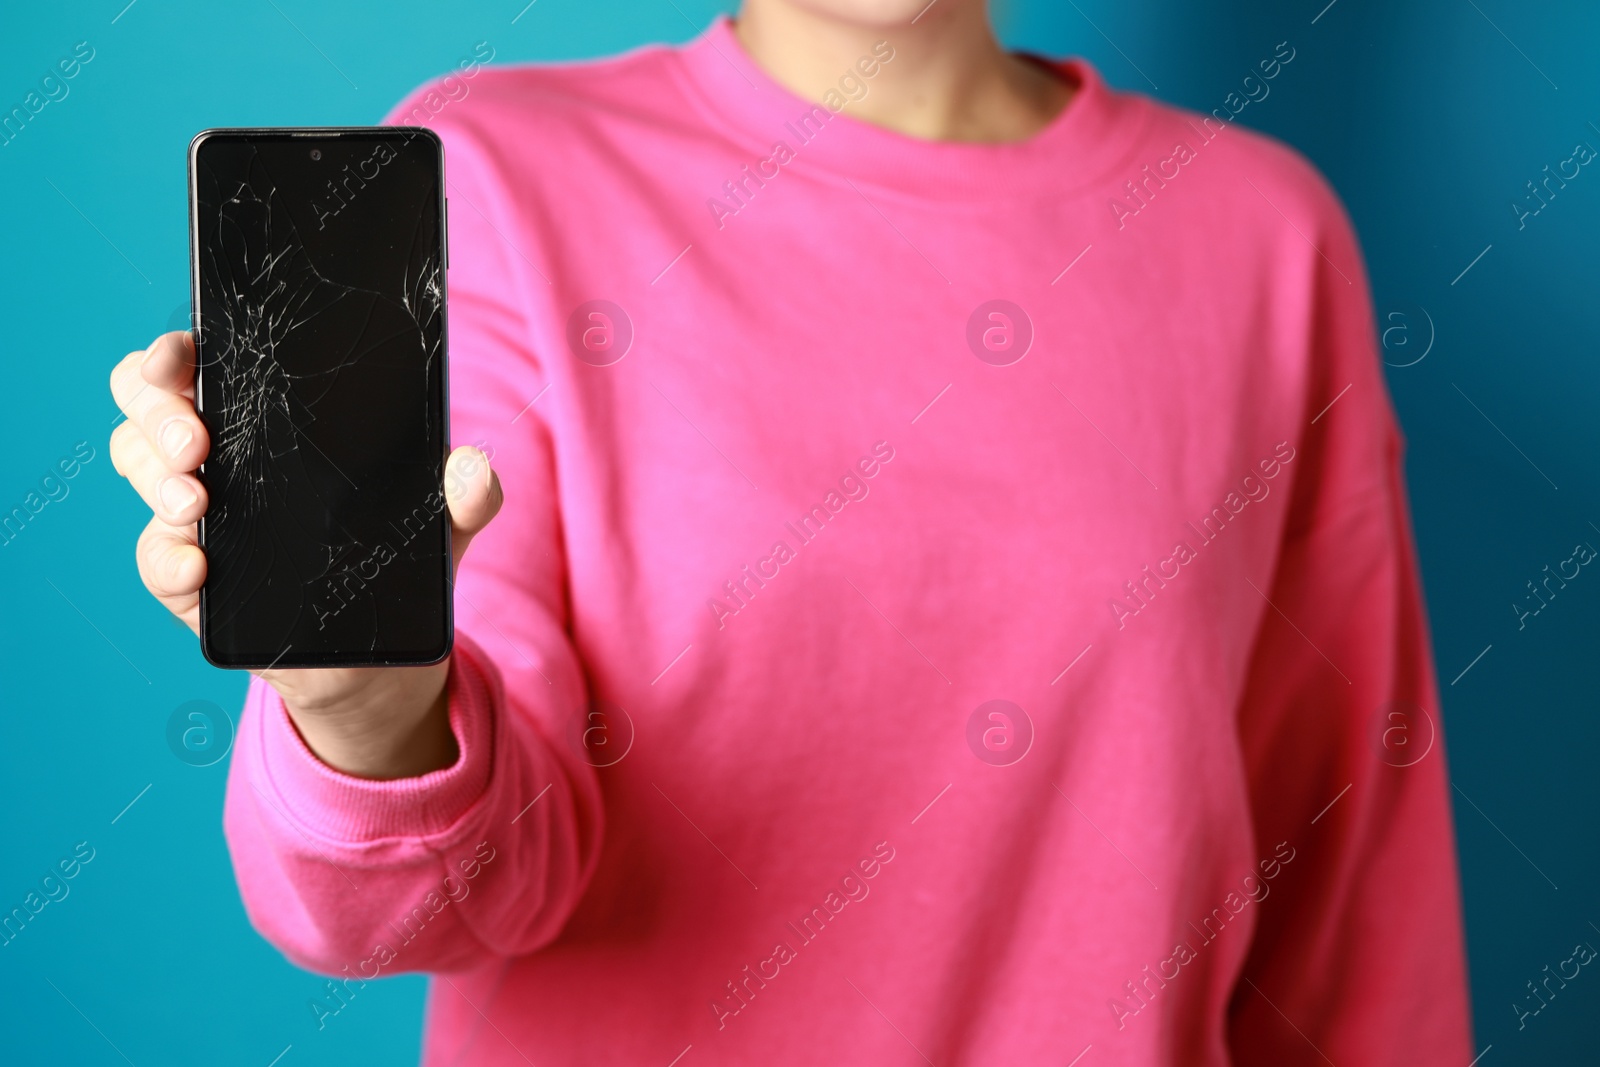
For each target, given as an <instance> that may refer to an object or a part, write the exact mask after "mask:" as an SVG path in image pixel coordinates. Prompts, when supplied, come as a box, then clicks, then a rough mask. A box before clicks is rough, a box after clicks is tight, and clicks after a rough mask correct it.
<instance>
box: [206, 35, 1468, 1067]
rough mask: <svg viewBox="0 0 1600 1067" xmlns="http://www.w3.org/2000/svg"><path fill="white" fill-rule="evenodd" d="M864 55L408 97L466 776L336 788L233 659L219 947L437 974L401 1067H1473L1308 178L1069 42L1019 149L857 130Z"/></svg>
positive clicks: (1331, 208)
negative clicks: (1107, 78) (456, 525)
mask: <svg viewBox="0 0 1600 1067" xmlns="http://www.w3.org/2000/svg"><path fill="white" fill-rule="evenodd" d="M896 61H897V60H896V58H895V56H894V54H893V47H892V42H889V43H888V45H886V46H885V47H884V48H883V49H882V50H880V51H878V52H877V54H875V55H871V56H864V57H863V62H862V63H861V64H858V65H857V67H855V68H853V73H852V72H850V71H841V92H840V95H839V96H838V98H837V99H836V100H835V99H834V98H831V97H830V98H829V101H828V102H827V103H825V104H824V106H820V107H817V106H813V105H811V104H809V103H807V102H804V101H802V100H800V99H799V98H797V97H795V96H793V95H791V94H790V93H788V92H787V91H785V90H784V89H782V88H781V87H779V86H778V85H776V84H775V83H774V82H773V81H772V80H771V79H770V78H768V77H767V76H766V75H765V74H764V73H762V72H761V70H760V69H759V68H757V67H756V66H755V65H754V64H753V63H752V62H751V61H750V59H749V58H748V57H747V56H746V55H745V54H744V53H743V52H742V51H741V49H740V46H739V44H738V42H737V40H736V39H735V37H734V35H733V34H732V32H731V29H730V27H729V24H728V23H727V22H726V21H725V20H722V21H718V22H717V23H716V24H714V25H713V26H712V28H711V29H710V30H709V31H707V33H705V34H704V35H702V36H701V37H699V38H698V39H696V40H695V41H693V42H691V43H689V44H688V45H685V46H683V47H652V48H647V49H644V50H641V51H637V52H634V53H631V54H629V55H625V56H622V57H620V58H616V59H610V60H606V61H603V62H595V63H583V64H571V65H559V66H501V67H485V68H476V67H475V68H474V69H472V70H471V71H470V72H467V71H458V72H457V73H455V74H454V75H452V76H451V77H450V78H447V79H444V80H442V81H438V82H434V83H430V84H429V85H426V86H424V87H422V88H421V89H419V90H417V91H416V92H415V93H414V94H412V95H411V96H410V97H408V98H407V99H406V100H405V101H404V102H402V103H401V104H400V105H398V106H397V108H396V109H395V111H394V112H393V114H392V116H391V121H393V122H399V123H408V122H417V121H422V120H423V119H425V120H426V121H427V123H428V125H430V126H432V127H433V128H434V129H435V130H437V131H438V133H439V134H440V135H441V137H442V138H443V140H444V143H445V146H446V153H447V164H446V165H447V182H448V185H447V191H448V197H449V203H450V212H449V230H450V243H451V257H450V260H451V265H450V271H449V331H450V355H449V359H450V392H451V419H452V437H453V440H454V443H456V444H458V445H459V444H470V443H476V444H479V445H480V446H481V447H483V448H484V449H485V450H486V451H488V452H490V453H491V455H492V458H493V462H494V465H495V467H496V469H497V471H498V472H499V475H500V478H501V480H502V483H503V485H504V488H505V507H504V510H503V511H502V513H501V514H500V515H499V517H498V518H497V519H496V520H495V521H494V522H493V523H492V524H491V525H490V526H489V528H488V529H487V530H486V531H485V532H484V533H483V534H482V535H480V536H479V537H478V538H477V539H476V540H475V541H474V543H473V545H472V547H471V550H470V551H469V552H468V554H467V557H466V561H465V563H464V565H463V568H462V571H461V574H460V576H459V582H458V587H457V598H456V615H457V620H458V627H459V636H458V642H457V647H456V650H455V652H454V654H453V658H452V665H451V679H450V690H449V692H450V715H451V723H452V726H453V728H454V730H455V733H456V736H457V738H458V740H459V743H460V748H461V755H460V758H459V761H458V762H457V763H456V765H454V766H452V767H450V768H446V769H444V770H441V771H438V772H436V773H434V774H430V775H427V776H425V777H421V778H416V779H408V780H401V781H388V782H372V781H363V780H359V779H355V778H352V777H350V776H347V775H344V774H341V773H339V772H337V771H334V770H332V769H330V768H329V767H327V766H325V765H323V764H322V763H320V762H319V761H318V760H317V759H316V758H315V757H314V756H313V755H312V754H311V753H310V752H309V750H308V749H307V748H306V747H305V745H304V743H303V742H302V741H301V739H300V738H299V735H298V734H297V733H296V731H295V729H294V727H293V724H292V723H291V721H290V720H289V718H288V716H287V714H286V713H285V711H284V708H283V706H282V703H281V701H280V700H279V699H278V698H277V697H276V695H275V694H274V693H273V692H272V691H271V690H270V689H269V688H267V687H265V686H264V685H262V684H261V683H260V682H259V681H257V682H255V683H253V688H252V690H251V693H250V696H249V700H248V706H247V708H246V710H245V715H244V718H243V720H242V723H241V728H240V733H239V737H238V741H237V745H236V751H235V755H234V760H233V765H232V771H231V778H230V783H229V794H228V802H227V810H226V830H227V835H228V840H229V843H230V848H231V851H232V855H233V860H234V864H235V866H236V869H237V873H238V880H239V885H240V888H241V893H242V896H243V899H244V902H245V905H246V907H247V909H248V911H249V914H250V916H251V918H252V921H253V922H254V923H255V924H256V925H257V927H258V928H259V929H260V931H261V932H262V934H263V935H264V936H266V937H267V938H268V939H270V940H271V941H272V942H273V943H274V944H275V945H277V946H279V947H280V948H281V949H282V950H283V952H284V953H285V954H286V955H287V956H288V957H289V958H290V959H291V960H293V961H295V962H296V963H298V964H300V965H302V966H304V967H307V968H310V969H313V970H315V971H318V972H325V973H328V974H331V975H334V976H336V981H335V983H334V986H335V988H337V989H345V990H348V991H354V990H356V989H358V988H359V983H361V982H363V981H367V980H371V979H373V978H375V977H381V976H387V975H392V974H395V973H399V972H401V971H426V972H430V973H434V974H435V975H437V976H438V977H436V978H435V980H434V981H433V983H432V986H431V994H430V999H429V1007H428V1017H427V1023H426V1036H425V1054H424V1055H425V1061H426V1062H427V1063H428V1064H455V1063H462V1064H465V1063H471V1064H523V1063H527V1062H532V1063H537V1064H540V1065H549V1064H584V1065H611V1064H616V1065H641V1067H666V1065H667V1064H669V1063H674V1064H679V1065H681V1067H700V1065H707V1064H749V1063H762V1064H768V1065H783V1064H794V1065H800V1064H817V1063H828V1064H839V1065H856V1064H859V1065H869V1064H870V1065H883V1064H921V1063H924V1062H926V1063H932V1064H938V1065H939V1067H952V1065H957V1064H1007V1065H1023V1064H1054V1065H1061V1064H1066V1063H1069V1062H1081V1064H1082V1065H1083V1067H1104V1065H1110V1064H1122V1065H1138V1067H1154V1065H1165V1064H1203V1065H1208V1067H1220V1065H1223V1064H1238V1065H1255V1064H1261V1065H1267V1064H1271V1065H1277V1067H1282V1065H1286V1064H1288V1065H1293V1064H1307V1065H1310V1064H1323V1063H1326V1062H1333V1063H1338V1064H1347V1063H1348V1064H1362V1065H1365V1067H1372V1065H1383V1064H1396V1065H1401V1064H1404V1065H1410V1064H1415V1063H1460V1064H1465V1063H1466V1062H1467V1061H1469V1060H1470V1059H1471V1058H1472V1055H1473V1053H1472V1049H1471V1048H1470V1040H1471V1033H1470V1022H1469V1018H1468V1007H1467V1003H1468V1002H1467V991H1466V982H1465V963H1464V958H1463V947H1462V944H1463V939H1462V930H1461V915H1460V905H1459V899H1458V890H1457V882H1456V866H1455V855H1454V846H1453V839H1452V827H1451V812H1450V807H1449V804H1448V803H1447V801H1448V785H1447V781H1448V779H1447V775H1446V771H1445V762H1444V756H1445V753H1444V748H1443V740H1442V737H1441V735H1440V733H1439V727H1440V717H1439V712H1438V707H1439V705H1438V695H1437V691H1436V682H1435V678H1434V674H1433V670H1432V666H1431V653H1430V649H1429V645H1428V637H1427V627H1426V621H1425V617H1424V610H1423V604H1422V601H1421V598H1420V591H1419V582H1418V576H1417V571H1416V566H1415V563H1414V554H1413V548H1412V543H1411V532H1410V529H1409V525H1408V522H1409V520H1408V516H1407V509H1406V504H1405V499H1404V491H1403V486H1402V480H1401V463H1400V453H1401V440H1400V436H1399V433H1398V430H1397V426H1396V422H1395V419H1394V415H1393V411H1392V408H1391V405H1390V402H1389V399H1388V397H1387V394H1386V392H1385V386H1384V381H1383V376H1382V372H1381V370H1380V364H1379V361H1378V358H1377V356H1376V353H1375V346H1374V339H1375V329H1374V323H1373V321H1372V315H1371V309H1370V303H1369V297H1368V293H1367V287H1366V278H1365V275H1364V272H1363V266H1362V262H1361V257H1360V253H1359V249H1358V247H1357V245H1356V242H1355V239H1354V236H1353V234H1352V230H1351V227H1350V224H1349V223H1348V221H1347V219H1346V217H1345V215H1344V213H1343V210H1342V209H1341V207H1340V205H1339V203H1338V201H1337V199H1336V198H1335V197H1334V195H1333V194H1332V193H1331V192H1330V190H1329V188H1328V187H1327V185H1326V184H1325V182H1324V181H1323V180H1322V179H1321V178H1320V177H1319V176H1318V175H1317V173H1316V172H1315V171H1314V170H1313V168H1312V167H1311V166H1310V165H1309V164H1308V163H1306V162H1305V161H1304V160H1303V159H1301V158H1300V157H1299V156H1297V155H1296V154H1295V153H1294V152H1292V151H1290V150H1289V149H1287V148H1285V147H1283V146H1281V145H1279V144H1276V143H1274V142H1272V141H1270V140H1268V139H1265V138H1263V137H1261V136H1258V135H1255V134H1252V133H1250V132H1248V131H1247V130H1245V129H1243V128H1242V127H1239V126H1237V125H1234V124H1231V123H1224V122H1223V121H1222V119H1221V118H1219V117H1213V116H1200V115H1194V114H1189V113H1186V112H1183V111H1179V110H1177V109H1174V108H1170V107H1167V106H1163V105H1159V104H1156V103H1153V102H1151V101H1149V100H1147V99H1144V98H1141V97H1138V96H1134V95H1128V94H1123V93H1120V92H1116V91H1113V90H1111V89H1110V88H1109V87H1107V86H1106V85H1105V84H1104V82H1103V81H1102V80H1101V78H1100V77H1099V76H1098V75H1097V74H1096V72H1095V71H1094V70H1093V69H1092V68H1091V67H1090V66H1089V65H1088V64H1086V63H1083V62H1081V61H1070V62H1065V63H1061V64H1058V65H1057V67H1058V69H1059V70H1060V72H1061V73H1062V76H1063V77H1066V78H1068V79H1070V80H1071V81H1072V82H1073V83H1074V84H1075V86H1076V92H1075V95H1074V97H1073V99H1072V100H1071V102H1070V104H1069V105H1068V107H1067V108H1066V109H1065V111H1064V112H1063V113H1062V114H1061V115H1060V117H1059V118H1057V119H1056V120H1055V121H1054V122H1053V123H1052V124H1051V125H1050V126H1048V127H1047V128H1046V129H1045V130H1043V131H1042V132H1040V133H1039V134H1038V135H1037V136H1035V137H1033V138H1032V139H1030V140H1027V141H1024V142H1020V143H1013V144H1001V145H984V144H959V143H931V142H925V141H919V140H915V139H912V138H909V137H906V136H902V135H899V134H896V133H893V132H890V131H887V130H885V129H882V128H879V127H875V126H872V125H869V124H867V123H865V122H862V121H860V120H859V119H857V118H856V117H854V116H853V115H852V109H853V107H854V101H855V100H858V99H859V98H860V94H861V93H862V92H863V91H864V92H866V93H870V92H872V91H873V85H874V78H875V77H882V76H883V71H884V69H885V68H886V67H892V65H893V64H894V63H895V62H896ZM902 61H903V60H902ZM869 69H871V70H872V73H871V74H869V73H867V72H868V70H869ZM846 75H850V77H849V78H848V79H846V78H845V76H846ZM832 105H837V111H835V110H834V108H833V106H832ZM1220 114H1221V115H1223V116H1226V112H1225V111H1222V112H1220ZM996 702H999V703H996ZM319 1003H320V1004H321V1005H322V1007H321V1008H320V1009H319V1007H318V1004H319ZM336 1007H337V1003H336V1001H335V1000H334V999H333V998H331V997H329V996H324V997H323V998H322V999H321V1000H320V1001H314V1002H313V1003H312V1006H311V1010H312V1012H313V1014H315V1015H317V1018H318V1020H319V1022H321V1023H322V1024H324V1025H328V1026H334V1025H337V1022H336V1019H334V1018H332V1017H330V1016H331V1014H332V1010H333V1009H334V1008H336ZM1086 1049H1089V1051H1088V1052H1087V1054H1086V1055H1084V1058H1083V1059H1082V1060H1081V1061H1075V1060H1074V1057H1076V1056H1079V1055H1080V1054H1083V1053H1084V1050H1086ZM674 1057H681V1058H680V1059H674Z"/></svg>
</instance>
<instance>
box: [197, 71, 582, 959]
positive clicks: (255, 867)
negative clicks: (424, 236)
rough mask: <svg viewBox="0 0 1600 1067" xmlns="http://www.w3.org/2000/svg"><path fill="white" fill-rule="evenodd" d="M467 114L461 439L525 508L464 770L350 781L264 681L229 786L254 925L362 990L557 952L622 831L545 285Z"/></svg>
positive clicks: (461, 625) (475, 637)
mask: <svg viewBox="0 0 1600 1067" xmlns="http://www.w3.org/2000/svg"><path fill="white" fill-rule="evenodd" d="M426 91H427V89H426V87H425V88H424V89H422V90H418V92H417V93H416V94H413V96H412V97H411V98H410V100H408V101H407V102H405V103H402V104H401V105H399V106H398V107H397V108H396V109H395V112H394V114H395V115H397V116H402V117H403V116H406V115H407V114H408V111H409V107H408V105H409V104H410V102H411V100H415V99H417V98H418V97H419V96H420V95H421V94H422V93H424V92H426ZM458 110H460V109H459V108H458ZM449 117H450V116H448V115H445V116H442V118H441V120H440V121H439V122H438V124H437V126H436V128H437V129H438V131H439V133H440V134H441V136H442V137H443V138H444V140H445V144H446V154H447V163H446V166H447V174H448V178H449V185H448V195H449V196H450V198H451V201H452V204H451V206H452V210H451V212H450V246H451V259H450V270H449V277H448V285H449V293H448V296H449V330H450V403H451V436H452V438H453V440H454V442H455V443H456V444H468V443H471V444H476V445H478V446H479V447H480V448H482V449H483V450H484V451H485V452H487V453H488V454H489V455H490V456H491V457H492V460H493V464H494V469H495V471H496V472H497V473H498V476H499V478H500V484H501V485H503V486H504V498H505V499H504V504H503V506H502V508H501V511H500V514H499V515H498V516H497V517H496V519H495V521H494V522H493V523H491V524H490V525H489V526H488V527H487V528H485V529H484V530H483V531H482V532H480V533H479V534H478V535H477V536H476V537H475V538H474V539H473V544H472V549H471V551H470V552H469V553H468V554H467V555H466V557H465V559H464V560H463V562H462V564H461V566H460V568H459V570H458V572H457V582H456V589H455V616H456V626H457V645H456V650H455V652H454V653H453V655H452V656H451V659H450V661H449V681H448V687H447V690H446V697H447V700H446V701H445V702H444V703H443V704H442V705H441V707H443V708H446V709H447V713H448V722H449V726H450V732H451V735H452V737H453V740H454V743H455V745H456V747H457V748H458V749H459V754H458V755H457V756H456V758H455V760H454V762H453V763H451V764H450V765H448V766H444V767H442V768H441V769H437V770H432V771H430V772H429V773H425V774H421V775H418V776H414V777H405V778H398V779H394V780H388V781H376V780H372V779H370V778H366V777H354V776H351V775H348V774H344V773H341V772H339V771H336V770H334V769H333V768H332V767H330V766H328V764H327V763H326V762H324V761H323V760H319V759H318V758H317V756H316V755H314V754H313V751H312V748H314V747H315V745H313V746H312V747H308V746H307V745H306V744H305V743H304V741H302V739H301V737H300V735H299V734H298V733H297V732H296V730H295V727H294V722H293V720H292V718H291V717H289V716H288V715H286V714H285V710H284V708H283V705H282V702H281V700H280V699H279V698H278V697H277V695H276V693H274V692H273V691H272V690H271V689H270V688H268V687H266V686H263V685H262V684H261V683H260V682H259V681H258V682H256V683H255V684H254V685H253V686H252V689H251V694H250V699H249V702H248V705H247V708H246V712H245V718H244V721H243V722H242V723H241V727H240V732H239V740H238V743H237V748H236V751H235V755H234V761H233V768H232V776H231V778H230V781H229V791H228V804H227V816H226V829H227V835H228V842H229V846H230V848H231V850H232V853H233V858H234V866H235V869H236V872H237V875H238V879H239V884H240V889H241V893H242V895H243V897H244V901H245V905H246V907H247V909H248V911H249V913H250V915H251V918H252V920H253V921H254V922H255V924H256V925H257V927H258V928H259V929H260V930H261V931H262V933H263V934H264V935H265V936H266V937H267V938H269V939H270V940H271V941H273V943H274V944H276V945H278V946H279V947H280V948H281V949H283V951H284V952H285V953H286V954H287V955H288V956H290V957H291V958H292V959H294V960H295V961H296V962H298V963H301V964H303V965H305V966H308V967H312V968H314V969H317V970H322V971H329V972H335V973H349V974H353V975H356V976H358V977H371V976H372V974H373V973H374V970H375V969H376V970H377V971H378V972H380V973H392V971H395V970H455V969H461V968H469V967H472V966H475V965H478V964H481V963H483V962H485V961H486V960H488V959H490V958H493V957H497V956H510V955H517V954H521V953H526V952H529V951H532V950H533V949H535V948H537V947H539V946H540V945H542V944H544V943H546V942H548V941H549V940H550V939H551V938H553V937H554V936H555V935H556V934H557V933H558V932H559V930H560V928H561V926H562V924H563V923H564V922H565V921H566V919H567V917H568V916H569V915H570V914H571V912H572V910H573V908H574V907H575V906H576V903H577V901H578V899H579V897H580V895H581V893H582V891H583V889H584V887H585V885H586V884H587V881H588V878H589V875H590V873H591V872H592V870H593V867H594V863H595V859H596V857H597V855H598V851H599V844H600V836H601V822H602V817H601V803H600V794H599V785H598V781H597V778H596V776H595V772H594V769H593V768H592V767H591V766H590V765H589V764H588V763H587V762H586V761H585V760H584V759H583V758H582V752H581V750H580V746H578V745H576V744H573V743H570V742H571V739H572V738H573V737H576V736H577V731H575V730H573V729H572V726H573V725H574V724H575V723H576V722H578V721H579V720H580V719H581V717H582V715H583V711H584V707H585V702H586V690H585V683H584V676H583V672H582V670H581V667H580V665H579V661H578V657H577V653H576V651H575V649H574V648H573V645H572V642H571V639H570V636H569V624H570V612H569V610H568V606H567V603H566V599H565V598H566V585H565V577H564V575H565V563H564V558H565V553H564V548H563V545H562V540H561V524H560V521H559V512H558V508H557V503H556V501H557V493H556V484H555V478H554V462H553V453H552V444H551V440H550V438H549V434H548V432H547V430H546V428H545V426H544V424H543V423H542V422H541V418H540V413H539V412H538V411H537V410H536V409H529V408H528V404H529V401H531V400H532V399H533V398H534V397H535V396H536V395H538V393H539V391H540V390H541V389H542V388H543V386H544V384H545V383H544V381H543V374H542V372H541V369H540V366H539V362H538V355H537V354H536V353H533V352H532V351H530V347H529V345H528V341H527V339H528V336H529V331H528V329H527V327H526V322H525V321H524V311H523V307H522V304H521V301H520V300H519V298H518V294H519V292H520V291H521V290H520V288H519V287H520V286H522V285H524V284H543V283H542V282H540V281H539V280H538V278H537V277H536V276H530V277H527V278H525V277H524V274H530V275H531V272H530V271H529V269H528V268H527V267H526V265H525V264H524V262H523V261H521V260H520V259H519V258H518V255H517V254H516V252H515V251H514V250H510V249H508V247H507V246H506V244H505V239H504V238H503V237H502V236H500V234H499V233H497V232H496V230H495V228H494V227H493V226H492V225H491V223H490V221H489V219H490V218H492V217H494V215H495V212H496V208H495V207H494V206H493V205H494V203H495V196H496V194H495V193H494V192H493V191H492V190H491V189H490V188H489V186H490V185H492V184H493V183H492V181H491V180H489V179H488V177H487V175H488V173H489V162H488V159H487V157H486V154H485V153H484V152H483V151H481V150H480V149H479V147H477V146H476V145H475V143H474V142H473V139H472V137H470V136H469V135H467V134H464V133H461V132H459V128H460V127H462V126H465V125H466V124H465V123H447V122H446V121H444V120H445V119H449ZM519 268H520V269H519ZM385 956H392V959H390V960H388V961H387V962H384V961H383V960H382V959H381V957H385ZM346 967H348V968H350V970H349V971H348V972H345V970H344V969H345V968H346Z"/></svg>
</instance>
